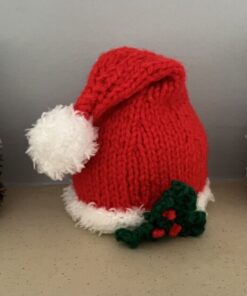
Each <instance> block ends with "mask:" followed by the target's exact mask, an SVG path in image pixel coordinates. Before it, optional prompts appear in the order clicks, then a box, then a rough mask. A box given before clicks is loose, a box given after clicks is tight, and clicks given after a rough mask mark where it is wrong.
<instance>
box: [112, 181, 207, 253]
mask: <svg viewBox="0 0 247 296" xmlns="http://www.w3.org/2000/svg"><path fill="white" fill-rule="evenodd" d="M196 198H197V197H196V193H195V191H194V190H193V188H191V187H189V186H187V185H186V184H184V183H182V182H179V181H173V182H172V186H171V188H170V189H169V190H167V191H165V192H164V193H163V194H162V196H161V198H160V199H159V200H158V201H156V202H155V204H154V206H153V208H152V210H151V211H150V212H146V213H144V217H145V222H144V223H142V224H141V225H140V226H139V227H137V228H136V229H134V230H129V229H126V228H122V229H118V230H117V231H116V239H117V240H118V241H122V242H124V243H126V244H127V245H128V246H129V247H130V248H136V247H137V246H138V245H139V244H140V243H141V242H142V241H145V240H148V241H157V240H158V239H161V238H165V237H170V238H174V237H177V236H178V235H179V236H198V235H200V234H202V233H203V231H204V229H205V224H206V213H205V212H204V211H198V210H197V209H196Z"/></svg>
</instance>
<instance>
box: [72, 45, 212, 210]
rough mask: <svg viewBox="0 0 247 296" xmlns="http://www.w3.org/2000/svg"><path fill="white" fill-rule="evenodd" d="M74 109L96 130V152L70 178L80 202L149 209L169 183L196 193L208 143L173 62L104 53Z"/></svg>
mask: <svg viewBox="0 0 247 296" xmlns="http://www.w3.org/2000/svg"><path fill="white" fill-rule="evenodd" d="M74 108H75V109H76V110H79V111H81V112H83V113H84V114H85V115H86V116H88V117H90V116H92V118H93V122H94V125H95V126H98V127H99V138H98V143H99V150H98V152H97V154H96V155H95V156H94V157H93V158H91V159H90V161H89V162H88V163H87V164H86V168H85V169H83V170H82V171H81V173H79V174H76V175H74V176H73V184H74V188H75V190H76V193H77V195H78V196H79V199H81V200H83V201H84V202H87V203H90V202H95V204H96V206H97V207H102V206H103V207H106V208H107V209H109V208H117V209H123V210H126V209H127V208H132V207H139V206H141V205H143V206H144V207H145V209H150V208H151V207H152V205H153V203H154V202H155V201H156V199H157V198H158V197H159V196H160V195H161V193H162V192H164V191H165V190H167V189H168V187H169V186H170V184H171V181H172V180H179V181H182V182H184V183H186V184H188V185H190V186H192V187H193V188H194V189H195V191H197V192H199V191H201V190H202V189H203V187H204V185H205V183H206V178H207V139H206V135H205V132H204V129H203V126H202V124H201V122H200V120H199V119H198V117H197V115H196V113H195V112H194V110H193V108H192V106H191V104H190V102H189V99H188V95H187V90H186V87H185V71H184V68H183V66H182V65H181V64H180V63H179V62H177V61H175V60H173V59H170V58H167V57H163V56H160V55H156V54H154V53H151V52H148V51H144V50H137V49H133V48H125V47H124V48H119V49H115V50H112V51H109V52H107V53H105V54H103V55H102V56H101V57H100V58H99V59H98V61H97V62H96V64H95V65H94V67H93V69H92V71H91V73H90V75H89V78H88V82H87V85H86V87H85V89H84V91H83V92H82V94H81V95H80V97H79V98H78V100H77V102H76V104H75V106H74Z"/></svg>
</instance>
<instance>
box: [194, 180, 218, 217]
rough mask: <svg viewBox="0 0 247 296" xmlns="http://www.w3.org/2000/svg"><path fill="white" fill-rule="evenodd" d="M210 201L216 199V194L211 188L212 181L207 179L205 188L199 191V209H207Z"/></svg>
mask: <svg viewBox="0 0 247 296" xmlns="http://www.w3.org/2000/svg"><path fill="white" fill-rule="evenodd" d="M209 201H215V199H214V195H213V193H212V191H211V189H210V181H209V179H207V182H206V185H205V186H204V188H203V190H202V191H201V192H199V193H198V196H197V210H200V211H204V212H205V211H206V207H207V204H208V202H209Z"/></svg>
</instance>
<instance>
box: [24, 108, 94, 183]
mask: <svg viewBox="0 0 247 296" xmlns="http://www.w3.org/2000/svg"><path fill="white" fill-rule="evenodd" d="M26 136H27V139H28V143H29V148H28V149H27V151H26V153H27V154H28V155H29V156H30V157H31V159H32V160H33V163H34V168H36V169H37V171H38V172H39V173H40V174H46V175H47V176H49V177H50V178H51V179H53V180H62V179H63V177H64V175H66V174H75V173H78V172H80V171H81V170H82V169H83V168H84V165H85V163H86V162H87V161H88V160H89V159H90V158H91V157H92V156H94V155H95V154H96V152H97V150H98V145H97V142H96V140H97V137H98V130H97V128H96V127H94V126H93V124H92V121H91V120H90V119H89V120H87V119H86V118H85V117H84V116H83V114H81V113H79V112H78V111H75V110H74V108H73V106H72V105H70V106H62V105H58V106H56V107H55V108H54V109H52V110H50V111H48V112H44V113H43V114H42V116H41V118H40V119H38V120H37V122H36V123H35V124H34V125H33V127H32V128H31V129H29V130H28V132H27V134H26Z"/></svg>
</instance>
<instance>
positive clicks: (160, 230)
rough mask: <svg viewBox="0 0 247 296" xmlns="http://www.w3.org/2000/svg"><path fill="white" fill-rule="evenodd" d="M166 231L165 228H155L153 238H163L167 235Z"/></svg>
mask: <svg viewBox="0 0 247 296" xmlns="http://www.w3.org/2000/svg"><path fill="white" fill-rule="evenodd" d="M165 234H166V232H165V230H164V229H163V228H155V229H154V230H153V231H152V238H161V237H163V236H165Z"/></svg>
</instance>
